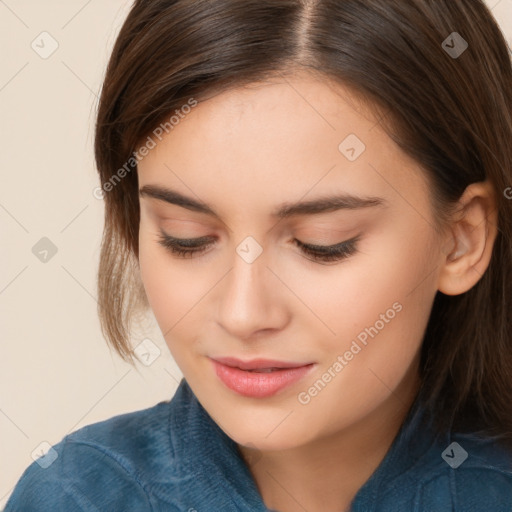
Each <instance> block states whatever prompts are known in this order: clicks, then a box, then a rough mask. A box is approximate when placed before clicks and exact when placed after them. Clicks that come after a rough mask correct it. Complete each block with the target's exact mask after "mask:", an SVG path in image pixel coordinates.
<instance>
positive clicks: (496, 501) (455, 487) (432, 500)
mask: <svg viewBox="0 0 512 512" xmlns="http://www.w3.org/2000/svg"><path fill="white" fill-rule="evenodd" d="M423 463H424V467H423V470H422V474H421V480H420V481H421V485H420V486H419V487H418V492H417V496H416V503H418V504H420V506H419V508H418V510H430V509H432V510H434V509H435V510H438V511H444V510H446V511H450V512H452V511H453V512H484V511H487V510H493V512H510V511H511V510H512V452H511V451H510V450H508V449H505V448H504V447H502V446H501V445H500V444H499V443H497V442H496V441H494V440H492V439H489V438H487V439H484V438H478V437H475V436H473V435H470V434H469V435H464V434H457V435H454V436H453V437H452V439H451V442H450V443H449V444H447V446H440V445H438V444H434V445H433V446H432V448H431V450H429V452H428V454H427V457H426V459H425V460H424V461H423ZM418 476H419V475H418Z"/></svg>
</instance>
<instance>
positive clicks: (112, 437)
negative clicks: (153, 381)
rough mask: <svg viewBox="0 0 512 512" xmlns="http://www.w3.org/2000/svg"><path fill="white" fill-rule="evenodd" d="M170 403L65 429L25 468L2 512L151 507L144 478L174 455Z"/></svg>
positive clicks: (160, 467) (148, 476)
mask: <svg viewBox="0 0 512 512" xmlns="http://www.w3.org/2000/svg"><path fill="white" fill-rule="evenodd" d="M169 404H170V402H160V403H159V404H157V405H155V406H152V407H150V408H147V409H143V410H140V411H135V412H131V413H126V414H121V415H118V416H114V417H113V418H110V419H108V420H105V421H101V422H98V423H94V424H91V425H88V426H86V427H83V428H81V429H79V430H77V431H75V432H73V433H71V434H69V435H67V436H66V437H64V438H63V439H62V440H61V441H60V442H59V443H58V444H56V445H54V446H52V447H51V448H50V450H49V451H48V452H47V453H46V455H44V456H43V457H40V458H39V459H38V460H36V461H34V462H33V463H32V464H31V465H30V466H29V467H28V468H27V469H26V470H25V471H24V473H23V474H22V476H21V478H20V479H19V481H18V483H17V485H16V487H15V489H14V491H13V493H12V495H11V497H10V499H9V501H8V503H7V505H6V508H5V512H14V511H16V512H17V511H19V510H23V511H24V512H31V511H36V510H37V511H38V512H43V511H50V510H51V511H54V510H66V511H68V512H74V511H97V510H126V511H132V510H133V511H135V510H140V511H144V510H152V508H151V504H150V501H151V500H150V497H149V494H148V492H147V490H146V482H147V481H148V479H149V478H151V476H152V475H154V473H155V471H157V472H158V471H161V470H162V461H165V463H167V464H170V465H171V464H172V460H173V458H172V454H171V453H170V452H171V446H170V438H169V410H170V409H169Z"/></svg>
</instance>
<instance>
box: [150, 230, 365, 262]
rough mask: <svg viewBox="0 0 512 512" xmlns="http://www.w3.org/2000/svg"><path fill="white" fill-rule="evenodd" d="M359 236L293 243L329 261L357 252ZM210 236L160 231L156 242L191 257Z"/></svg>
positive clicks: (314, 257)
mask: <svg viewBox="0 0 512 512" xmlns="http://www.w3.org/2000/svg"><path fill="white" fill-rule="evenodd" d="M359 238H360V236H359V235H358V236H356V237H354V238H352V239H350V240H347V241H345V242H341V243H339V244H335V245H311V244H305V243H303V242H301V241H300V240H297V239H295V240H294V242H295V244H296V245H297V246H298V247H300V249H301V250H302V252H303V253H304V254H306V255H307V256H309V258H310V259H312V260H313V261H318V262H330V261H339V260H342V259H345V258H348V257H349V256H352V255H353V254H354V253H356V252H357V242H358V241H359ZM213 241H214V240H213V239H212V238H211V237H200V238H175V237H173V236H171V235H167V234H166V233H164V232H163V231H160V236H159V238H158V243H159V244H160V245H162V246H163V247H165V248H166V249H167V250H169V251H170V252H171V253H172V254H175V255H176V256H178V257H180V258H192V257H193V255H194V254H202V253H203V252H204V251H206V250H207V249H208V247H209V246H210V245H212V243H213Z"/></svg>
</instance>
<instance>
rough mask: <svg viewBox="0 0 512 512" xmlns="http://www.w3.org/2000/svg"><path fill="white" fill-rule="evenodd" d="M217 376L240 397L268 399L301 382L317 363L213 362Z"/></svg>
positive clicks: (214, 360) (268, 361)
mask: <svg viewBox="0 0 512 512" xmlns="http://www.w3.org/2000/svg"><path fill="white" fill-rule="evenodd" d="M211 361H212V363H213V365H214V369H215V373H216V374H217V377H219V379H220V380H221V381H222V382H223V384H224V385H225V386H226V387H228V388H229V389H230V390H232V391H234V392H236V393H237V394H239V395H242V396H246V397H253V398H265V397H269V396H272V395H275V394H276V393H278V392H279V391H281V390H282V389H284V388H286V387H288V386H291V385H292V384H294V383H296V382H298V381H299V380H301V379H302V378H303V377H305V376H306V375H307V374H308V373H310V372H311V371H312V369H313V367H314V366H315V363H295V362H288V361H276V360H271V359H254V360H251V361H241V360H239V359H235V358H216V359H211Z"/></svg>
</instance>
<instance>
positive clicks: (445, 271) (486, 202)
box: [438, 181, 498, 295]
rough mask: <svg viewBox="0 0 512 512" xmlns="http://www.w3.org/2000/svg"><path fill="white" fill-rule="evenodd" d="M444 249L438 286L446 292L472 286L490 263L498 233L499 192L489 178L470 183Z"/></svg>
mask: <svg viewBox="0 0 512 512" xmlns="http://www.w3.org/2000/svg"><path fill="white" fill-rule="evenodd" d="M459 205H460V208H459V210H458V213H457V216H456V217H457V218H456V219H455V220H453V221H452V224H451V225H450V229H449V232H450V235H449V237H448V239H447V242H446V244H445V246H444V247H446V248H448V249H447V250H444V251H442V254H441V258H442V259H441V265H442V269H441V272H440V273H439V281H438V289H439V291H440V292H442V293H444V294H446V295H460V294H462V293H465V292H467V291H468V290H470V289H471V288H472V287H473V286H474V285H475V284H476V283H477V282H478V281H479V280H480V279H481V278H482V276H483V274H484V273H485V271H486V270H487V268H488V266H489V262H490V260H491V256H492V249H493V247H494V242H495V240H496V236H497V233H498V229H497V222H498V216H497V205H496V196H495V193H494V189H493V187H492V184H491V183H490V182H488V181H485V182H479V183H473V184H471V185H469V186H468V187H467V188H466V190H465V191H464V194H463V195H462V197H461V198H460V200H459Z"/></svg>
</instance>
